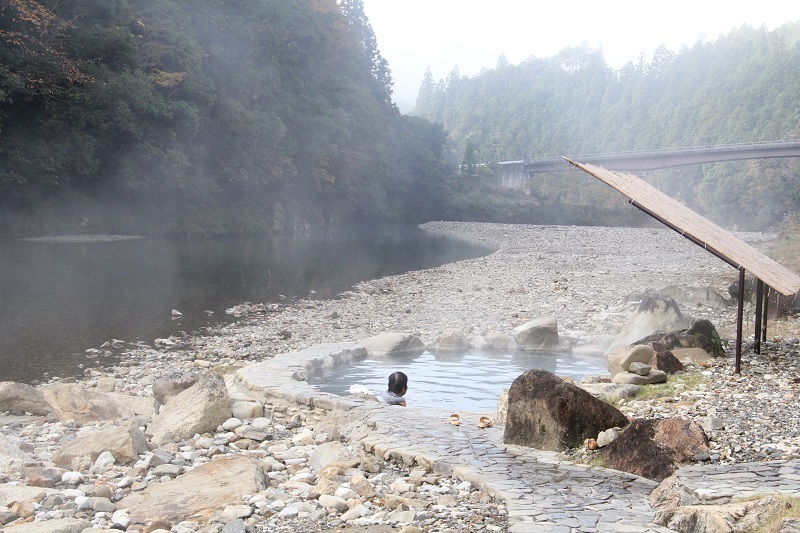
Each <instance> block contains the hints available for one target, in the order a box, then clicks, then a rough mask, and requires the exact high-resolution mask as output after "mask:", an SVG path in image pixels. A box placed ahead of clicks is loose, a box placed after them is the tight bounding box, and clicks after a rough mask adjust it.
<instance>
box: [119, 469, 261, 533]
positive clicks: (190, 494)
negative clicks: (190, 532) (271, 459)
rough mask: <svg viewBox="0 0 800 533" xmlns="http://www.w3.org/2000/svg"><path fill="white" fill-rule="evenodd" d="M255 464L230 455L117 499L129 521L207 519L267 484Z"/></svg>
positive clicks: (174, 521) (175, 521)
mask: <svg viewBox="0 0 800 533" xmlns="http://www.w3.org/2000/svg"><path fill="white" fill-rule="evenodd" d="M268 483H269V482H268V479H267V476H266V474H265V472H264V470H263V469H262V468H261V466H260V465H259V463H258V462H257V461H255V460H253V459H250V458H247V457H242V456H230V457H223V458H219V459H214V460H213V461H211V462H209V463H206V464H204V465H202V466H199V467H197V468H194V469H193V470H191V471H189V472H187V473H185V474H183V475H182V476H179V477H177V478H175V479H173V480H171V481H165V482H162V483H153V484H151V485H148V486H147V488H145V489H144V490H142V491H140V492H137V493H131V494H130V495H128V496H126V497H125V498H123V499H122V500H120V501H119V502H117V506H118V507H119V508H120V509H128V511H129V513H130V516H131V521H132V522H133V523H145V522H150V521H156V520H164V521H166V522H169V523H177V522H180V521H182V520H198V521H207V520H209V519H210V518H211V517H212V515H213V514H214V512H215V511H217V510H219V509H222V508H224V507H225V506H226V505H236V504H239V503H240V502H241V497H242V495H243V494H256V493H258V492H260V491H262V490H264V489H265V488H266V487H267V486H268Z"/></svg>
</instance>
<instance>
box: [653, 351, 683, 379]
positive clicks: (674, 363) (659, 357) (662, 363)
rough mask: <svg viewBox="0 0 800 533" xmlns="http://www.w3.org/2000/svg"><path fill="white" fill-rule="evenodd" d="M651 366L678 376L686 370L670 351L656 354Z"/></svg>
mask: <svg viewBox="0 0 800 533" xmlns="http://www.w3.org/2000/svg"><path fill="white" fill-rule="evenodd" d="M650 366H651V367H652V368H654V369H655V370H661V371H662V372H665V373H667V374H677V373H678V372H683V371H684V370H685V367H684V366H683V363H681V362H680V361H678V358H677V357H675V356H674V355H673V354H672V352H670V351H669V350H664V351H662V352H655V353H654V354H653V358H652V359H650Z"/></svg>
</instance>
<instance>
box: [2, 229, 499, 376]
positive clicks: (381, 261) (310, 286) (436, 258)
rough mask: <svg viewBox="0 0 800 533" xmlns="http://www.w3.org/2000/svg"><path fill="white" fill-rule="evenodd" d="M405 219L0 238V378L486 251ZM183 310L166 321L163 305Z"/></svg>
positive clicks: (87, 363) (51, 368)
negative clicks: (99, 238) (199, 235)
mask: <svg viewBox="0 0 800 533" xmlns="http://www.w3.org/2000/svg"><path fill="white" fill-rule="evenodd" d="M491 250H492V249H491V248H490V247H489V246H487V245H485V244H481V243H476V242H469V241H464V240H459V239H454V238H451V237H446V236H444V235H441V234H436V233H430V232H425V231H422V230H420V229H419V228H417V227H415V226H382V227H370V228H346V229H345V228H340V229H337V230H330V231H324V232H319V233H313V234H309V235H304V236H293V237H285V236H284V237H247V238H244V237H236V238H214V239H203V240H182V241H173V240H163V239H140V240H126V241H112V242H30V241H13V242H0V381H6V380H12V381H21V382H29V383H33V382H36V381H39V380H43V379H46V378H48V377H52V376H61V377H66V376H78V375H80V374H82V372H83V370H84V368H86V367H91V366H96V365H104V364H110V363H113V362H114V361H113V356H112V359H109V358H103V357H101V358H100V359H95V358H92V357H89V356H88V355H87V353H86V350H87V349H89V348H99V347H100V346H101V345H102V344H103V343H104V342H106V341H110V340H112V339H120V340H124V341H126V342H134V341H137V340H141V341H144V342H147V343H150V344H152V342H153V340H154V339H156V338H158V337H166V336H169V335H171V334H175V333H178V332H181V331H185V332H192V331H197V330H199V329H200V328H202V327H204V326H208V325H213V324H218V323H220V322H221V321H226V320H233V318H232V317H231V316H230V315H226V314H225V309H227V308H229V307H231V306H233V305H237V304H240V303H242V302H245V301H249V302H253V303H269V302H280V301H283V302H289V301H292V300H296V299H300V298H333V297H336V295H337V294H338V293H340V292H343V291H346V290H348V289H349V288H350V287H352V286H353V285H354V284H356V283H358V282H360V281H364V280H368V279H376V278H380V277H383V276H387V275H392V274H400V273H403V272H408V271H412V270H421V269H426V268H433V267H436V266H440V265H442V264H445V263H449V262H453V261H459V260H462V259H468V258H473V257H479V256H481V255H484V254H486V253H489V252H491ZM173 309H175V310H178V311H180V312H181V313H182V316H181V317H180V318H179V319H173V318H172V316H171V311H172V310H173Z"/></svg>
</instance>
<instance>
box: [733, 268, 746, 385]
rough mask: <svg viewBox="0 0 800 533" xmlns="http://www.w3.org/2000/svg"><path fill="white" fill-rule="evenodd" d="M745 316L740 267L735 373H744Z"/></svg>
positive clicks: (742, 275)
mask: <svg viewBox="0 0 800 533" xmlns="http://www.w3.org/2000/svg"><path fill="white" fill-rule="evenodd" d="M743 316H744V267H742V266H740V267H739V309H738V310H737V312H736V362H735V365H734V368H733V372H734V373H735V374H741V373H742V317H743Z"/></svg>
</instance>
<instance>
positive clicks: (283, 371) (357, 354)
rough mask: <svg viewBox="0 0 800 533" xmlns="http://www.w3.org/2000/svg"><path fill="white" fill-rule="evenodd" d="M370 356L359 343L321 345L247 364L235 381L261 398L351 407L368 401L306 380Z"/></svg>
mask: <svg viewBox="0 0 800 533" xmlns="http://www.w3.org/2000/svg"><path fill="white" fill-rule="evenodd" d="M368 355H370V354H369V352H368V351H367V348H366V347H365V346H363V345H362V344H360V343H357V342H339V343H331V344H321V345H318V346H312V347H310V348H306V349H305V350H301V351H299V352H292V353H287V354H282V355H278V356H276V357H274V358H272V359H269V360H266V361H263V362H261V363H255V364H252V365H247V366H245V367H244V368H240V369H239V370H237V371H236V374H235V378H234V380H235V384H236V385H237V386H238V388H239V389H240V390H242V391H243V392H247V393H248V394H250V395H252V396H253V397H255V398H257V399H259V400H260V401H267V400H268V399H270V398H279V399H283V400H286V401H289V402H294V403H297V404H301V405H306V406H310V407H317V408H320V409H326V410H331V409H343V410H350V409H352V408H354V407H357V406H360V405H364V403H365V402H364V401H363V400H361V399H359V398H357V397H353V398H344V397H342V396H338V395H336V394H331V393H328V392H322V391H321V390H319V389H318V388H317V387H316V386H315V385H311V384H309V383H308V381H307V380H308V379H309V378H310V377H312V376H316V375H318V374H321V373H323V372H324V371H326V370H331V369H333V368H335V367H336V366H339V365H344V364H349V363H353V362H358V361H362V360H364V359H366V358H367V357H368Z"/></svg>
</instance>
